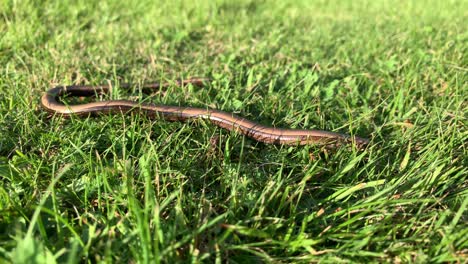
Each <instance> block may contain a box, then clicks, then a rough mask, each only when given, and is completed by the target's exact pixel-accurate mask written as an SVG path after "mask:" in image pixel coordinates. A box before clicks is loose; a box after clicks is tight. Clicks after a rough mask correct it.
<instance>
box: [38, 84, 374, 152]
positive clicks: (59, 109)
mask: <svg viewBox="0 0 468 264" xmlns="http://www.w3.org/2000/svg"><path fill="white" fill-rule="evenodd" d="M204 82H206V79H196V78H195V79H187V80H183V81H179V82H176V83H175V84H176V85H179V86H180V85H187V84H192V85H196V86H201V85H202V84H203V83H204ZM166 86H169V84H168V83H166V84H161V83H155V84H148V85H145V86H144V87H143V90H148V89H159V88H161V87H166ZM120 87H121V88H127V89H128V88H130V87H131V86H130V85H128V84H122V85H120ZM110 88H111V87H110V86H109V85H99V86H87V85H83V86H80V85H72V86H58V87H55V88H52V89H50V90H48V91H47V92H46V93H45V94H44V95H43V96H42V99H41V104H42V106H43V108H44V109H45V110H46V111H48V112H50V113H57V114H60V115H63V116H70V115H84V116H87V115H95V114H101V113H127V112H130V111H140V112H143V113H145V114H147V115H149V116H150V117H155V118H162V119H164V120H169V121H184V120H191V119H206V120H209V121H210V122H211V123H213V124H215V125H217V126H219V127H222V128H225V129H227V130H231V131H237V132H240V133H241V134H243V135H245V136H248V137H250V138H253V139H255V140H257V141H260V142H264V143H268V144H287V145H307V144H321V145H335V146H336V145H340V144H342V143H355V144H356V145H357V146H358V147H364V146H366V145H367V144H368V143H369V140H368V139H365V138H360V137H356V136H355V137H350V136H348V135H344V134H339V133H335V132H329V131H322V130H298V129H280V128H273V127H267V126H263V125H261V124H259V123H255V122H252V121H250V120H247V119H245V118H242V117H239V116H236V115H234V114H232V113H228V112H223V111H220V110H214V109H203V108H195V107H178V106H167V105H158V106H156V105H149V104H142V103H137V102H134V101H129V100H111V101H100V102H92V103H85V104H78V105H65V104H63V103H61V102H60V100H59V98H60V97H61V96H79V97H90V96H95V95H98V94H106V93H109V91H110Z"/></svg>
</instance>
